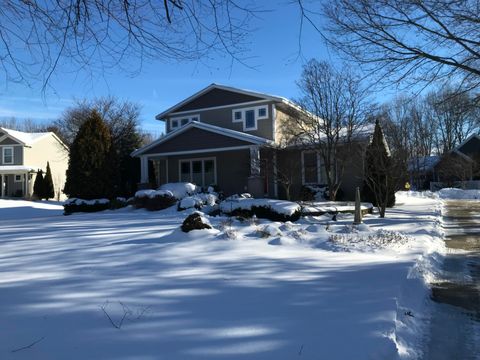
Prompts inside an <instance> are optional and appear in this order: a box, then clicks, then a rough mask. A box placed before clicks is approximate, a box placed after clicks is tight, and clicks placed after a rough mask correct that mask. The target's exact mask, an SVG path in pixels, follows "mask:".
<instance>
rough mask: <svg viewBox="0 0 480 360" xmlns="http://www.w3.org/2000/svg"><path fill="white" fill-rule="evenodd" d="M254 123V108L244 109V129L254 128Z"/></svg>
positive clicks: (255, 123)
mask: <svg viewBox="0 0 480 360" xmlns="http://www.w3.org/2000/svg"><path fill="white" fill-rule="evenodd" d="M256 125H257V122H256V121H255V110H247V111H245V129H254V128H256V127H257V126H256Z"/></svg>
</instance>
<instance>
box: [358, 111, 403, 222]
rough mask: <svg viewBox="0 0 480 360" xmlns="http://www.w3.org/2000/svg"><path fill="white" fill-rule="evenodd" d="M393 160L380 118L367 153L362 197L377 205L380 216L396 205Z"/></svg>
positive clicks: (376, 123)
mask: <svg viewBox="0 0 480 360" xmlns="http://www.w3.org/2000/svg"><path fill="white" fill-rule="evenodd" d="M393 170H394V168H393V161H392V157H391V155H390V151H389V149H388V146H387V142H386V140H385V137H384V135H383V130H382V127H381V126H380V122H379V121H378V119H377V120H376V122H375V130H374V132H373V137H372V141H371V142H370V144H369V145H368V146H367V149H366V153H365V180H364V186H363V193H362V199H363V200H364V201H368V202H371V203H372V204H373V205H374V206H377V207H378V209H379V212H380V217H382V218H383V217H385V210H386V208H387V207H392V206H393V205H395V189H396V181H395V177H394V175H393Z"/></svg>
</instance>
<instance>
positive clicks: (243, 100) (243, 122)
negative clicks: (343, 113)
mask: <svg viewBox="0 0 480 360" xmlns="http://www.w3.org/2000/svg"><path fill="white" fill-rule="evenodd" d="M302 111H303V110H302V109H300V108H299V107H298V106H297V105H296V104H294V103H292V102H291V101H289V100H287V99H285V98H283V97H278V96H272V95H268V94H263V93H258V92H254V91H246V90H241V89H237V88H233V87H228V86H223V85H218V84H211V85H210V86H208V87H206V88H204V89H203V90H201V91H199V92H197V93H195V94H193V95H192V96H190V97H188V98H187V99H185V100H183V101H181V102H179V103H178V104H175V105H174V106H172V107H170V108H168V109H167V110H165V111H163V112H162V113H160V114H158V115H157V116H156V119H157V120H159V121H162V122H164V123H165V129H166V134H165V135H164V136H163V137H161V138H159V139H158V140H156V141H154V142H152V143H151V144H149V145H147V146H144V147H142V148H140V149H138V150H137V151H135V152H133V153H132V156H136V157H139V158H140V159H141V182H142V184H141V186H142V187H147V186H152V185H151V184H149V182H155V184H153V186H157V185H160V184H163V183H167V182H193V183H195V184H197V185H200V186H204V187H206V186H209V185H212V184H214V185H217V186H218V187H219V189H220V190H221V191H223V192H224V194H225V195H230V194H234V193H241V192H249V193H251V194H252V195H254V196H255V197H264V196H265V197H272V198H286V197H290V198H299V197H300V196H301V192H302V187H303V186H305V185H320V184H324V183H325V172H324V169H323V164H322V161H321V158H320V156H319V154H318V153H317V152H316V151H314V150H312V149H307V148H302V147H298V146H283V144H284V143H285V141H284V140H285V139H284V135H285V134H283V133H282V125H284V124H285V121H288V118H289V117H291V116H301V115H302ZM363 140H365V139H363ZM363 144H366V141H363ZM285 178H288V179H289V180H288V181H282V179H285ZM362 182H363V157H362V156H360V157H357V158H355V157H352V158H351V159H349V163H348V164H347V166H346V171H345V173H344V174H343V180H342V190H343V193H344V194H345V195H346V197H347V198H351V199H353V198H354V192H355V188H356V186H361V185H362ZM286 183H288V190H287V186H283V185H285V184H286ZM287 191H288V194H287Z"/></svg>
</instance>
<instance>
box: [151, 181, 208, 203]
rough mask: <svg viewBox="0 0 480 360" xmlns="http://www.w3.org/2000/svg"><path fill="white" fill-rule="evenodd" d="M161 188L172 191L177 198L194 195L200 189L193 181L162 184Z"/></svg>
mask: <svg viewBox="0 0 480 360" xmlns="http://www.w3.org/2000/svg"><path fill="white" fill-rule="evenodd" d="M159 190H166V191H170V192H171V193H172V194H173V196H175V197H176V198H177V199H179V200H180V199H183V198H184V197H186V196H189V195H193V194H195V193H196V192H198V191H199V190H200V189H199V187H198V186H196V185H194V184H192V183H187V182H186V183H168V184H163V185H162V186H160V188H159Z"/></svg>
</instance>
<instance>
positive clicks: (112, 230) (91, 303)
mask: <svg viewBox="0 0 480 360" xmlns="http://www.w3.org/2000/svg"><path fill="white" fill-rule="evenodd" d="M245 200H253V199H244V200H240V201H239V202H243V201H245ZM397 204H398V206H397V207H396V208H395V209H392V210H388V211H387V218H386V219H379V218H378V217H376V216H375V215H368V216H366V217H365V218H364V220H365V224H364V225H361V226H358V227H356V228H354V227H352V225H351V223H352V221H353V216H352V215H342V216H341V217H339V221H338V222H331V221H330V220H329V218H328V217H307V218H304V219H301V220H299V221H297V222H295V223H291V222H285V223H279V222H270V221H267V220H259V219H255V218H253V219H249V220H246V221H240V220H237V219H233V218H228V217H209V216H207V215H202V216H204V217H205V218H207V219H208V220H209V221H210V223H211V225H212V226H213V227H214V229H212V230H198V231H192V232H189V233H183V232H182V231H181V230H180V229H179V226H180V224H181V223H182V221H183V219H184V218H185V216H186V214H188V213H189V212H188V211H184V212H177V211H171V210H170V209H166V210H162V211H157V212H148V211H145V210H143V209H139V210H135V209H133V208H132V207H127V208H123V209H121V210H116V211H110V210H107V211H104V212H101V213H95V214H92V213H90V214H73V215H70V216H68V217H65V216H61V215H60V214H61V213H62V211H63V208H62V206H61V204H53V203H46V202H28V201H11V200H0V226H1V228H2V231H1V232H0V248H1V251H0V288H1V294H2V296H1V297H0V304H1V306H0V319H1V320H2V330H3V331H2V336H1V337H0V358H2V359H10V358H12V359H13V358H15V359H32V358H34V359H51V358H68V359H107V358H108V359H169V360H175V359H181V360H190V359H266V360H270V359H275V360H277V359H278V360H282V359H285V360H290V359H294V358H301V359H318V358H319V354H321V357H322V358H326V359H395V358H402V359H407V358H408V359H414V358H421V353H420V352H419V351H420V344H419V342H420V341H421V339H422V334H423V332H424V327H426V326H428V307H427V305H428V301H427V300H426V299H427V298H428V294H429V292H428V287H427V286H426V279H429V278H433V277H434V276H435V271H436V262H437V261H440V260H441V253H442V251H443V250H444V247H443V242H442V241H441V240H440V237H439V236H440V233H439V228H438V226H439V223H438V209H439V207H440V206H441V204H440V201H439V200H438V199H436V198H432V197H416V196H409V195H405V194H399V196H397ZM282 208H284V207H282ZM287 208H288V207H287ZM32 214H37V216H38V217H32V216H30V215H32ZM4 215H6V216H7V217H6V218H5V217H4ZM227 232H229V233H230V234H234V235H235V236H230V237H229V236H226V233H227ZM339 234H342V236H344V237H345V239H347V238H349V237H351V238H354V239H356V240H355V241H353V242H349V241H343V242H342V243H341V246H339V245H338V244H334V243H333V242H331V241H330V239H331V237H332V235H339ZM400 234H401V235H400ZM391 235H394V236H393V237H394V238H395V237H396V236H398V238H399V239H403V240H401V241H388V239H390V238H391ZM274 245H275V246H274ZM406 314H413V315H414V316H413V317H412V316H410V315H406ZM40 339H41V340H40ZM38 340H40V341H38ZM36 341H38V342H37V343H36V344H35V345H33V346H31V347H30V348H28V349H24V350H21V351H18V352H15V353H12V350H15V349H19V348H21V347H25V346H28V345H29V344H32V343H34V342H36Z"/></svg>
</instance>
